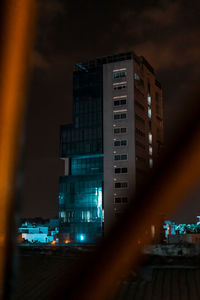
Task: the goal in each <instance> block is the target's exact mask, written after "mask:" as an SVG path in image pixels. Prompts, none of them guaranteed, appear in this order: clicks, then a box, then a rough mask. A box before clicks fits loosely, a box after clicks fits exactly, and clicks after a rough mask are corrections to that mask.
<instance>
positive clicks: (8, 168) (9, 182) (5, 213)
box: [0, 0, 36, 299]
mask: <svg viewBox="0 0 200 300" xmlns="http://www.w3.org/2000/svg"><path fill="white" fill-rule="evenodd" d="M0 5H1V12H2V14H3V19H1V21H3V26H1V28H2V32H1V41H2V43H1V56H0V68H1V70H0V73H1V77H0V117H1V121H0V291H1V296H2V297H4V298H7V299H9V298H8V297H9V296H8V294H7V292H6V289H9V281H10V279H11V278H10V275H11V273H10V271H11V269H12V267H11V266H10V264H11V261H12V256H11V255H13V253H12V245H13V242H15V241H14V239H15V237H14V236H12V228H13V222H14V208H15V203H14V202H15V192H16V191H15V186H16V170H17V166H18V158H19V153H20V142H21V130H22V125H23V120H24V110H25V86H26V81H27V70H28V61H29V60H28V59H29V55H30V50H31V46H32V41H33V36H34V35H33V28H34V26H33V25H34V21H35V8H36V5H35V1H34V0H28V1H27V0H17V1H16V0H7V1H2V2H1V4H0ZM8 278H9V280H8Z"/></svg>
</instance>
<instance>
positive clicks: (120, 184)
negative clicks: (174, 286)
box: [115, 182, 128, 189]
mask: <svg viewBox="0 0 200 300" xmlns="http://www.w3.org/2000/svg"><path fill="white" fill-rule="evenodd" d="M127 187H128V182H116V183H115V188H116V189H119V188H127Z"/></svg>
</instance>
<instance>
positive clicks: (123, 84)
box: [114, 83, 127, 90]
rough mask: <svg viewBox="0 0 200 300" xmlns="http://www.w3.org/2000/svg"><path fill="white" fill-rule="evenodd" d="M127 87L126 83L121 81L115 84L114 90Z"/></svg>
mask: <svg viewBox="0 0 200 300" xmlns="http://www.w3.org/2000/svg"><path fill="white" fill-rule="evenodd" d="M126 87H127V85H126V83H120V84H117V85H114V90H121V89H125V88H126Z"/></svg>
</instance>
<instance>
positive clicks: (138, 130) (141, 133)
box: [135, 128, 145, 137]
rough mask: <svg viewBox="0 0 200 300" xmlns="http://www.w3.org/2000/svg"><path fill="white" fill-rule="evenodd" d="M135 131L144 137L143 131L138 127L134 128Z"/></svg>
mask: <svg viewBox="0 0 200 300" xmlns="http://www.w3.org/2000/svg"><path fill="white" fill-rule="evenodd" d="M135 132H136V134H137V135H139V136H142V137H145V133H144V132H143V131H141V130H140V129H138V128H136V129H135Z"/></svg>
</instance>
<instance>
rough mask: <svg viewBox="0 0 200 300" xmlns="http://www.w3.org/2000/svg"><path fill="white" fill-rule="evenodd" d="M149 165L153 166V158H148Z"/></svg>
mask: <svg viewBox="0 0 200 300" xmlns="http://www.w3.org/2000/svg"><path fill="white" fill-rule="evenodd" d="M149 167H150V168H153V159H152V158H150V159H149Z"/></svg>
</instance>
